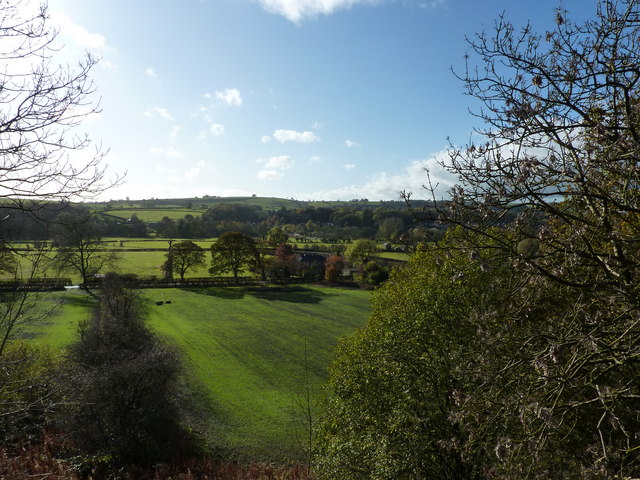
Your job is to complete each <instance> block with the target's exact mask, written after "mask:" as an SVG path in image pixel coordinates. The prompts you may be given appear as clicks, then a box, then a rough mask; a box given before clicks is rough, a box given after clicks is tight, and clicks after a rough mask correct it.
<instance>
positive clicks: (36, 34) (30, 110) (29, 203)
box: [0, 0, 118, 429]
mask: <svg viewBox="0 0 640 480" xmlns="http://www.w3.org/2000/svg"><path fill="white" fill-rule="evenodd" d="M34 3H35V2H30V1H29V0H7V1H2V2H0V204H1V206H2V207H3V209H15V210H18V211H19V212H20V213H19V214H21V215H23V214H24V215H29V216H31V217H32V218H35V219H37V220H39V221H45V219H44V216H42V215H39V214H40V213H42V212H43V210H42V209H43V208H45V207H51V205H52V204H53V203H56V204H59V205H62V204H64V203H66V202H68V201H72V200H77V199H80V198H82V197H85V196H92V195H95V194H97V193H99V192H101V191H103V190H104V189H105V188H106V187H108V186H109V184H110V183H111V184H112V183H113V182H109V181H107V180H106V178H105V170H104V166H103V163H102V160H103V155H104V152H102V151H101V149H100V148H99V147H98V148H95V149H93V148H92V143H91V140H90V139H89V138H88V137H87V136H86V135H81V134H78V133H77V131H76V127H78V126H79V124H80V123H81V122H82V121H83V120H84V119H85V118H86V117H87V116H88V115H91V114H93V113H96V112H97V111H98V105H97V103H96V99H95V98H94V94H95V93H94V87H93V84H92V82H91V80H90V78H89V73H90V71H91V69H92V68H93V67H94V66H95V65H96V62H97V59H96V58H94V57H93V56H91V55H88V54H87V56H86V57H85V58H84V59H82V60H81V61H80V62H78V64H77V65H75V66H70V65H60V64H58V63H57V60H56V57H57V49H58V45H57V42H56V37H57V31H56V30H55V29H54V28H51V26H50V23H49V17H48V14H47V8H46V6H45V5H43V6H41V7H39V8H35V9H34ZM115 181H116V182H117V181H118V179H116V180H115ZM4 211H6V210H4ZM16 214H17V213H16ZM0 222H2V219H0ZM0 241H1V242H2V244H3V247H5V246H6V248H7V250H9V251H10V250H11V247H10V245H9V244H8V243H7V238H0ZM35 258H42V257H41V256H40V255H37V256H32V257H31V259H32V260H33V259H35ZM35 272H38V269H37V266H34V268H32V269H30V270H29V272H26V274H27V276H33V275H34V274H35ZM29 295H30V294H28V293H25V292H17V293H16V292H14V293H13V294H10V295H9V294H6V295H3V296H2V298H0V310H1V313H0V317H1V318H0V327H1V331H0V334H1V335H2V348H1V349H0V354H1V355H0V362H1V363H2V367H3V369H4V368H5V367H6V368H8V369H9V370H10V371H15V372H23V373H24V372H27V373H28V372H31V373H30V374H33V372H35V371H36V369H35V368H31V367H29V368H22V367H20V365H22V364H23V363H21V362H17V361H15V358H18V357H19V358H22V359H26V360H28V358H29V355H27V356H26V357H25V356H24V355H22V356H18V357H16V356H15V355H14V354H15V353H16V352H15V351H13V352H9V353H8V351H9V350H10V349H9V348H8V345H9V343H10V341H11V340H12V339H13V338H14V337H15V334H16V332H17V331H18V328H17V327H18V326H19V324H20V322H23V321H25V320H26V319H27V318H28V317H29V313H28V308H27V306H28V305H30V304H31V303H32V301H33V297H30V296H29ZM11 358H13V360H11ZM27 363H28V362H27ZM19 364H20V365H19ZM24 365H27V364H24ZM21 368H22V369H21ZM9 370H7V372H8V371H9ZM3 371H4V370H3ZM19 375H22V373H20V374H19ZM7 378H9V377H7ZM3 379H4V377H3ZM5 380H6V379H5ZM5 380H2V382H3V383H2V385H1V386H0V389H2V391H3V395H4V394H6V395H7V396H6V398H11V399H12V400H11V401H12V402H14V406H15V407H16V408H14V409H13V410H7V409H6V408H5V407H6V405H5V404H3V405H0V409H1V410H2V411H1V412H0V413H1V414H2V415H0V416H1V417H2V419H3V421H4V419H5V417H6V415H7V414H8V413H7V412H10V411H14V410H15V411H18V410H21V411H22V412H23V413H24V412H25V411H26V410H28V408H27V407H25V405H26V404H29V405H30V404H32V402H31V401H30V400H29V401H26V400H25V401H26V402H27V403H26V404H25V403H24V402H23V400H24V399H26V398H27V397H25V396H24V392H27V391H35V390H34V389H33V388H31V387H32V386H33V385H35V381H34V382H31V381H30V380H29V379H28V378H27V379H25V378H20V382H17V383H16V382H13V380H12V381H9V380H7V381H6V382H5ZM18 384H20V385H23V386H24V388H22V387H20V388H18V387H16V385H18ZM30 385H31V387H30ZM30 388H31V390H29V389H30ZM44 396H46V393H42V395H38V398H40V399H42V398H44ZM21 399H22V400H21ZM21 402H22V403H21ZM20 405H22V406H23V407H24V408H22V407H20ZM1 428H2V425H0V429H1Z"/></svg>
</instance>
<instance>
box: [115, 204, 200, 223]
mask: <svg viewBox="0 0 640 480" xmlns="http://www.w3.org/2000/svg"><path fill="white" fill-rule="evenodd" d="M204 212H205V209H199V208H193V209H187V208H135V207H133V208H126V209H114V210H104V211H103V213H106V214H109V215H113V216H114V217H120V218H124V219H128V218H131V215H133V214H134V213H135V214H136V215H137V216H138V218H139V219H140V220H142V221H144V222H146V223H149V222H160V221H162V219H163V218H164V217H169V218H171V219H173V220H179V219H181V218H183V217H185V216H186V215H193V216H194V217H197V216H198V215H202V214H203V213H204Z"/></svg>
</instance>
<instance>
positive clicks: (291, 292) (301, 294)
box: [245, 286, 326, 303]
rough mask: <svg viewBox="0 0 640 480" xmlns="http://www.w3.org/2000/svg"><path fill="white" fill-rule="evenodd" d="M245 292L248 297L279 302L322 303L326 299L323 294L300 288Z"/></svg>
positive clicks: (248, 290)
mask: <svg viewBox="0 0 640 480" xmlns="http://www.w3.org/2000/svg"><path fill="white" fill-rule="evenodd" d="M245 290H246V292H247V295H252V296H254V297H256V298H260V299H262V300H277V301H279V302H291V303H320V302H321V301H322V300H323V299H324V298H325V297H326V294H325V293H323V292H320V291H318V290H314V289H311V288H307V287H300V286H286V287H280V286H275V287H248V288H246V289H245Z"/></svg>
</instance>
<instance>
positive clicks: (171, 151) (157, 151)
mask: <svg viewBox="0 0 640 480" xmlns="http://www.w3.org/2000/svg"><path fill="white" fill-rule="evenodd" d="M149 153H151V154H153V155H163V156H165V157H169V158H184V155H182V153H181V152H179V151H178V150H176V149H175V148H173V147H169V148H160V147H151V148H149Z"/></svg>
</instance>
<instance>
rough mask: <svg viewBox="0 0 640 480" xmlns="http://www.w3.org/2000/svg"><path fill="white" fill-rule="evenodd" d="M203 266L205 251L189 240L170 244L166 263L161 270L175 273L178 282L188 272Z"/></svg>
mask: <svg viewBox="0 0 640 480" xmlns="http://www.w3.org/2000/svg"><path fill="white" fill-rule="evenodd" d="M204 265H205V251H204V248H202V247H201V246H200V245H198V244H196V243H193V242H192V241H191V240H185V241H183V242H177V243H172V244H171V248H170V250H169V253H167V261H166V262H165V264H164V266H163V268H164V269H165V271H166V270H167V269H170V271H171V272H173V271H177V272H178V274H179V275H180V280H184V275H185V273H187V271H188V270H191V269H193V268H196V267H199V266H202V267H203V266H204Z"/></svg>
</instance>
